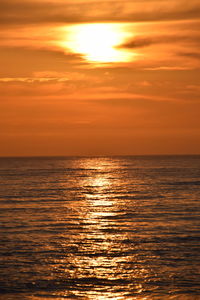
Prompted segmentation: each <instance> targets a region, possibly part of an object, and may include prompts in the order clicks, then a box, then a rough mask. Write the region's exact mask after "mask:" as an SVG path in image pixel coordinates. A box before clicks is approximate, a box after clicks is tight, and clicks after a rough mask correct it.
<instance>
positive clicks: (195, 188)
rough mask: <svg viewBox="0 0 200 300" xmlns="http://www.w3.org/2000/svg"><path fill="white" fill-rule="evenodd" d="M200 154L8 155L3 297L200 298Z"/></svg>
mask: <svg viewBox="0 0 200 300" xmlns="http://www.w3.org/2000/svg"><path fill="white" fill-rule="evenodd" d="M199 178H200V157H199V156H180V157H178V156H177V157H175V156H174V157H173V156H171V157H167V156H159V157H155V156H154V157H153V156H152V157H96V158H95V157H93V158H89V157H85V158H76V157H71V158H21V159H17V158H10V159H0V179H1V181H0V205H1V224H2V226H1V250H0V251H1V261H0V272H1V279H0V286H1V288H0V289H1V296H0V299H3V300H4V299H6V300H7V299H8V300H9V299H11V300H13V299H31V300H37V299H38V300H40V299H66V298H67V299H88V300H90V299H91V300H93V299H99V300H101V299H102V300H104V299H116V300H117V299H135V300H144V299H145V300H153V299H178V300H179V299H180V300H196V299H200V288H199V282H200V259H199V257H200V256H199V229H200V224H199V217H200V205H199V199H200V184H199V182H200V181H199Z"/></svg>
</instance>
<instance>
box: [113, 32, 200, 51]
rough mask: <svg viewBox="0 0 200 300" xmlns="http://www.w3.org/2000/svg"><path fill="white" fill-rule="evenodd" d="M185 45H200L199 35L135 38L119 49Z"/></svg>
mask: <svg viewBox="0 0 200 300" xmlns="http://www.w3.org/2000/svg"><path fill="white" fill-rule="evenodd" d="M180 42H182V43H184V44H187V45H188V44H194V45H197V44H198V45H199V44H200V36H199V35H190V36H185V35H163V36H155V37H153V38H152V37H135V38H134V39H131V40H129V41H128V42H127V43H124V44H122V45H120V46H119V48H127V49H136V48H143V47H148V46H151V45H155V44H170V43H180Z"/></svg>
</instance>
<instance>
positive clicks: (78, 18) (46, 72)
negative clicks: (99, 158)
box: [0, 0, 200, 156]
mask: <svg viewBox="0 0 200 300" xmlns="http://www.w3.org/2000/svg"><path fill="white" fill-rule="evenodd" d="M0 14H1V17H0V36H1V39H0V66H1V67H0V145H1V146H0V156H18V155H19V156H24V155H25V156H29V155H120V154H122V155H125V154H127V155H129V154H133V155H134V154H139V155H140V154H200V113H199V112H200V97H199V96H200V84H199V83H200V51H199V50H200V31H199V28H200V17H199V16H200V1H199V0H190V1H185V0H136V1H133V0H132V1H129V0H127V1H126V0H113V1H112V0H107V1H106V0H105V1H96V0H1V1H0Z"/></svg>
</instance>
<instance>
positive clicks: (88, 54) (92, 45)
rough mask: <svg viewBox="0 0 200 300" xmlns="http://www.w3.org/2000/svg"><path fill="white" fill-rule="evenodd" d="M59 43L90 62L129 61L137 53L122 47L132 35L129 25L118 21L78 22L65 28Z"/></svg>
mask: <svg viewBox="0 0 200 300" xmlns="http://www.w3.org/2000/svg"><path fill="white" fill-rule="evenodd" d="M64 31H66V35H65V37H64V36H63V41H61V42H60V43H59V44H60V45H61V46H62V47H63V48H66V49H69V50H70V51H72V52H73V53H78V54H80V55H82V56H83V57H84V58H85V59H86V60H87V61H88V62H93V63H94V62H96V63H115V62H128V61H131V60H133V59H134V57H135V54H134V53H132V52H130V51H128V50H125V49H123V48H120V47H119V46H120V45H121V44H123V43H125V42H126V40H127V39H128V38H130V37H131V36H132V33H131V32H130V31H129V30H128V25H124V24H117V23H112V24H110V23H95V24H78V25H71V26H67V27H66V28H64Z"/></svg>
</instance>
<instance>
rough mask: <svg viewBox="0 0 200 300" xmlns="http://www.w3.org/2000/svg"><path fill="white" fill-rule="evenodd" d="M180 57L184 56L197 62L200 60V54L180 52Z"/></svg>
mask: <svg viewBox="0 0 200 300" xmlns="http://www.w3.org/2000/svg"><path fill="white" fill-rule="evenodd" d="M178 55H180V56H184V57H187V58H188V57H189V58H194V59H197V60H200V53H199V52H179V53H178Z"/></svg>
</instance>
